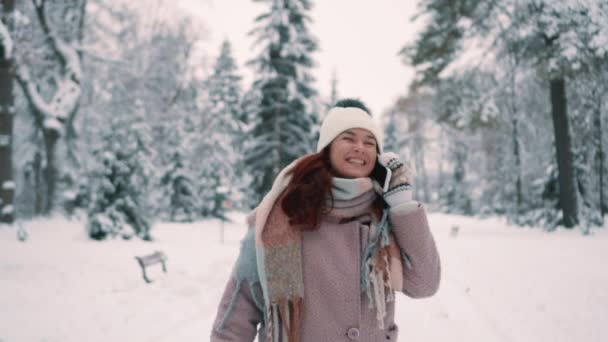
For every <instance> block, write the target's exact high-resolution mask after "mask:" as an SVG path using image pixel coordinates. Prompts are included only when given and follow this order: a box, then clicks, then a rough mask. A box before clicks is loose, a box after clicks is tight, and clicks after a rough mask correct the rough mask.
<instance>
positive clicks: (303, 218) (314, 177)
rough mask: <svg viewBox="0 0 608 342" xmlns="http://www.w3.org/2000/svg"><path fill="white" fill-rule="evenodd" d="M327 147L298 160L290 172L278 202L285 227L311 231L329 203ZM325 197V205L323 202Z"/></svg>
mask: <svg viewBox="0 0 608 342" xmlns="http://www.w3.org/2000/svg"><path fill="white" fill-rule="evenodd" d="M330 170H331V164H330V163H329V146H328V147H326V148H324V149H323V150H322V151H321V152H318V153H313V154H311V155H308V156H306V157H304V158H302V160H300V161H299V162H298V163H297V164H296V165H295V166H294V168H293V170H292V171H291V181H290V182H289V184H288V185H287V189H286V190H285V195H284V196H283V200H282V202H281V207H282V208H283V211H284V212H285V214H286V215H287V217H289V224H291V225H294V226H300V227H301V229H302V230H315V229H317V228H318V227H319V223H320V222H321V218H322V217H323V215H324V214H326V213H327V212H328V211H329V209H330V208H331V207H330V205H331V204H332V203H333V195H332V191H331V188H332V184H333V182H332V177H333V175H332V174H331V171H330ZM327 196H329V199H330V200H329V203H328V201H327V200H326V199H327V198H328V197H327Z"/></svg>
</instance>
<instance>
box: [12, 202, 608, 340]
mask: <svg viewBox="0 0 608 342" xmlns="http://www.w3.org/2000/svg"><path fill="white" fill-rule="evenodd" d="M231 218H232V219H233V220H234V221H235V222H234V223H226V224H225V243H224V244H220V243H219V239H220V227H221V223H220V222H219V221H217V220H209V221H201V222H197V223H192V224H168V223H161V224H157V225H156V226H155V227H154V229H153V230H152V232H153V235H154V237H155V239H156V240H155V241H154V242H143V241H139V240H131V241H124V240H120V239H117V240H110V241H105V242H94V241H91V240H88V239H87V238H86V233H85V228H84V227H85V224H84V222H83V221H82V220H73V221H70V220H67V219H64V218H61V217H51V218H50V219H40V220H34V221H27V222H21V224H22V226H23V228H24V229H25V230H26V231H27V232H28V234H29V237H28V240H27V242H19V241H17V239H16V230H17V229H16V228H15V227H16V225H13V226H6V225H0V251H1V252H0V253H1V254H0V279H2V281H1V282H0V307H1V308H2V310H0V341H3V342H12V341H23V342H27V341H65V342H69V341H82V340H85V341H91V342H94V341H136V342H137V341H206V340H208V335H209V333H210V329H211V324H212V322H213V319H214V316H215V311H216V309H217V305H218V302H219V298H220V296H221V294H222V292H223V290H224V286H225V283H226V281H227V279H228V276H229V274H230V271H231V268H232V264H233V262H234V261H235V259H236V256H237V252H238V248H239V241H240V239H241V237H242V236H243V234H244V231H245V228H244V227H245V225H244V220H245V216H244V215H243V214H235V213H233V214H231ZM429 221H430V223H431V225H432V226H433V231H434V235H435V238H436V241H437V245H438V248H439V251H440V254H441V259H442V268H443V274H442V283H441V288H440V290H439V292H438V293H437V294H436V295H435V296H434V297H432V298H429V299H423V300H412V299H409V298H407V297H405V296H403V295H399V296H398V299H397V318H396V320H397V323H398V324H399V326H400V340H403V341H431V342H432V341H448V340H449V341H488V342H490V341H518V342H524V341H530V342H537V341H556V342H559V341H564V342H566V341H586V342H594V341H597V342H599V341H605V340H606V338H607V337H608V292H607V291H606V287H607V285H608V272H606V271H605V270H606V268H605V260H606V259H607V258H608V249H607V248H605V246H606V245H607V243H608V231H607V230H606V228H604V229H603V230H602V229H600V230H597V231H595V232H594V233H593V234H592V235H590V236H583V235H582V234H581V233H580V231H578V230H574V231H565V230H560V231H557V232H553V233H546V232H543V231H542V230H540V229H524V228H515V227H510V226H508V225H506V224H505V223H504V222H503V221H502V220H500V219H495V218H493V219H483V220H482V219H474V218H464V217H459V216H452V215H444V214H430V216H429ZM453 226H458V227H459V231H458V234H457V235H456V236H455V237H452V236H451V230H452V227H453ZM156 250H159V251H162V252H164V253H165V254H166V255H167V256H168V261H167V273H166V274H163V273H162V271H161V267H160V265H158V267H154V266H157V265H154V266H152V267H149V277H150V278H151V279H152V280H153V283H151V284H146V283H145V282H144V280H143V279H142V274H141V270H140V268H139V265H138V264H137V262H136V260H135V259H134V257H135V256H142V255H147V254H150V253H152V252H154V251H156Z"/></svg>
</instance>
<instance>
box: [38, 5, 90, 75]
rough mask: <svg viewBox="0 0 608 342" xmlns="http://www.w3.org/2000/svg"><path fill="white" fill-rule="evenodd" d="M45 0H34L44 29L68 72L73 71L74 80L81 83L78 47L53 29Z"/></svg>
mask: <svg viewBox="0 0 608 342" xmlns="http://www.w3.org/2000/svg"><path fill="white" fill-rule="evenodd" d="M45 4H46V1H45V0H34V7H35V8H36V14H37V16H38V20H39V21H40V26H41V27H42V30H43V31H44V33H46V35H47V36H48V37H49V39H50V40H51V45H52V46H53V49H54V50H55V53H56V54H57V55H58V56H59V57H60V58H61V60H62V62H63V64H64V67H65V68H66V71H67V72H68V73H70V72H71V73H72V76H73V80H74V81H75V82H77V83H78V84H80V80H81V78H82V68H81V65H80V56H78V53H77V51H76V49H75V48H74V47H73V46H72V45H70V44H68V43H67V42H65V41H64V40H63V39H61V38H60V37H58V36H57V34H56V33H55V32H54V31H53V30H52V29H51V27H50V26H49V23H48V21H47V18H46V13H45Z"/></svg>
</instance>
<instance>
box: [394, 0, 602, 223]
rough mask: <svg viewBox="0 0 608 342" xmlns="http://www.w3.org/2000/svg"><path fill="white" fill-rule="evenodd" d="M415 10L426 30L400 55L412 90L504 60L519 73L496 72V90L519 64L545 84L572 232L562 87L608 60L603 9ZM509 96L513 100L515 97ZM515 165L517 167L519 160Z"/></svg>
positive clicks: (497, 6)
mask: <svg viewBox="0 0 608 342" xmlns="http://www.w3.org/2000/svg"><path fill="white" fill-rule="evenodd" d="M420 8H421V9H422V11H421V16H424V17H425V19H427V24H426V26H425V28H424V30H423V31H422V33H421V34H420V35H419V36H418V38H417V39H416V40H415V41H414V42H412V43H411V44H409V45H408V46H406V47H405V48H404V49H403V51H402V53H403V55H404V57H405V58H406V61H407V62H410V63H411V64H413V65H414V66H416V67H417V69H418V80H417V83H419V84H430V85H436V84H437V83H438V82H439V83H441V80H442V79H444V78H446V77H450V74H451V73H454V71H455V70H459V69H479V68H481V69H485V70H486V72H487V71H488V70H491V69H492V68H495V66H496V64H500V63H501V61H503V60H505V59H507V60H508V59H512V60H516V63H515V66H516V67H513V68H509V69H508V71H510V72H511V74H510V75H509V74H507V75H505V74H504V72H503V73H501V72H499V71H498V70H497V72H496V76H498V77H497V80H498V83H497V85H499V84H500V83H501V82H504V83H509V80H512V79H513V78H514V77H513V73H514V72H517V70H518V69H519V68H520V67H521V65H523V66H524V67H527V68H533V69H534V70H535V71H536V72H537V74H538V76H539V77H540V78H542V79H544V80H545V87H546V95H545V96H546V97H547V98H548V99H549V100H550V101H548V102H547V103H548V105H549V106H550V109H551V116H552V121H553V126H554V130H553V132H552V134H553V136H554V139H555V144H554V153H555V156H556V161H557V170H558V179H559V183H560V186H559V188H558V191H559V197H560V200H559V203H560V208H561V210H563V219H562V221H561V222H560V224H563V225H564V226H566V227H572V226H574V225H576V224H577V223H578V221H579V191H580V189H578V188H577V182H576V179H577V176H576V170H577V167H575V161H574V157H573V148H574V146H573V145H572V140H573V138H572V134H573V132H572V129H571V122H572V114H568V105H567V101H566V99H567V93H566V89H567V87H566V86H567V81H568V80H569V78H571V77H577V76H578V75H581V74H584V73H587V72H589V70H591V68H590V66H592V65H595V64H597V61H598V60H603V61H606V58H607V57H608V54H607V53H608V51H607V49H606V45H607V44H606V43H607V39H608V38H607V37H608V35H607V34H606V32H608V11H607V9H606V4H605V3H603V2H601V1H596V0H577V1H568V2H553V1H546V0H533V1H520V0H508V1H501V2H497V1H495V2H488V1H482V0H475V1H468V0H466V1H465V0H462V1H450V2H449V3H448V2H446V1H445V0H425V1H423V2H422V3H421V7H420ZM475 50H477V51H479V50H481V52H482V53H480V54H478V55H481V56H486V57H487V58H486V60H479V59H476V58H471V53H472V52H474V51H475ZM498 88H500V86H499V87H498ZM485 90H486V92H485V93H484V95H485V96H487V97H488V99H489V100H491V99H497V98H498V97H499V96H498V95H495V94H497V92H494V93H495V94H492V92H493V91H492V88H485ZM488 95H489V96H488ZM547 95H548V96H547ZM510 96H511V97H512V98H514V96H515V95H514V94H511V95H510ZM454 100H455V101H456V102H459V100H458V99H454ZM513 108H515V107H512V108H511V110H510V112H511V122H512V128H513V130H514V131H513V136H514V137H516V136H517V135H518V132H517V130H518V129H519V128H520V127H521V126H520V125H519V122H520V119H519V115H518V111H513V110H512V109H513ZM519 111H521V108H520V109H519ZM473 113H474V112H473ZM465 118H466V117H465ZM515 142H516V143H517V140H515ZM514 147H515V148H514V150H513V153H514V154H515V155H516V157H517V155H518V153H519V150H518V148H519V147H521V146H519V145H517V144H515V145H514ZM515 163H516V164H517V163H518V161H517V159H516V160H515ZM520 171H521V169H520ZM519 181H521V179H519V180H518V182H519ZM516 188H517V190H516V192H517V196H518V197H517V198H518V199H517V200H518V201H519V202H520V204H521V203H522V197H521V193H522V192H523V190H522V187H521V185H517V186H516Z"/></svg>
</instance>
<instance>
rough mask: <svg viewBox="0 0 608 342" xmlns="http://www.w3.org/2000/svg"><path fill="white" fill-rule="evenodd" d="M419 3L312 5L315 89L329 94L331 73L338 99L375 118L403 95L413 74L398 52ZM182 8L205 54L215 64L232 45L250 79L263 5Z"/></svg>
mask: <svg viewBox="0 0 608 342" xmlns="http://www.w3.org/2000/svg"><path fill="white" fill-rule="evenodd" d="M416 3H417V1H403V0H374V1H372V0H325V1H320V0H317V1H314V8H313V10H312V13H311V17H312V19H313V23H312V25H311V26H310V27H309V29H310V31H311V33H312V34H313V35H314V36H315V37H316V38H317V39H318V41H319V45H320V51H318V52H317V53H316V54H314V55H313V58H314V60H315V61H316V62H317V67H316V68H315V70H313V74H314V75H315V77H316V79H317V83H316V88H317V90H318V91H319V92H320V93H321V94H322V95H324V96H328V95H329V93H330V81H331V75H332V71H333V69H334V68H335V70H336V72H337V75H338V95H339V96H340V97H358V98H360V99H361V100H363V101H364V102H365V103H366V104H367V105H368V107H369V108H370V109H371V110H372V112H373V113H374V116H376V117H377V116H378V115H379V114H380V113H381V112H382V111H384V110H385V109H387V107H389V106H390V105H391V104H392V102H393V101H394V99H396V98H397V96H399V95H402V94H405V93H406V92H407V86H408V84H409V82H410V81H411V79H412V77H413V70H412V68H409V67H407V66H405V65H404V64H402V63H401V61H400V58H399V57H398V55H397V53H398V51H399V50H400V49H401V48H402V47H403V45H404V44H405V43H406V42H409V41H412V40H413V39H414V37H415V32H416V28H417V27H419V26H420V25H419V23H418V22H417V23H412V22H410V18H411V16H412V15H413V14H415V12H416ZM180 4H181V6H182V7H184V8H186V9H188V11H191V12H192V14H193V15H195V16H198V17H201V19H203V20H204V22H205V23H206V24H207V26H208V28H209V30H210V39H209V41H208V42H207V44H205V50H206V51H207V52H208V53H209V54H211V57H212V58H211V60H214V59H215V56H216V54H217V53H219V48H220V44H221V41H222V40H223V39H224V38H228V39H229V40H230V41H231V42H232V44H233V52H234V54H235V58H236V60H237V62H238V63H239V65H240V67H241V68H240V71H241V74H242V75H243V77H244V78H245V84H244V85H245V86H248V85H249V83H250V82H251V80H252V74H251V70H250V69H249V68H248V67H246V66H245V62H246V61H247V60H249V59H251V58H253V57H255V56H256V54H255V52H256V51H254V50H252V39H251V37H248V36H247V33H248V32H249V30H251V29H253V28H254V18H255V17H256V16H257V15H258V14H260V13H262V12H263V11H264V10H266V8H267V4H260V3H254V2H253V1H252V0H207V1H205V0H180Z"/></svg>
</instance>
